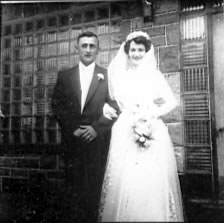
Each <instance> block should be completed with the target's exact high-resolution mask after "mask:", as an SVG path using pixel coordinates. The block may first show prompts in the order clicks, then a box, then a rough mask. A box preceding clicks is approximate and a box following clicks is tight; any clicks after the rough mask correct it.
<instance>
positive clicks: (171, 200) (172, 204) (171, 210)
mask: <svg viewBox="0 0 224 223" xmlns="http://www.w3.org/2000/svg"><path fill="white" fill-rule="evenodd" d="M169 221H171V222H172V221H177V211H176V207H175V201H174V198H173V193H172V192H171V191H170V192H169Z"/></svg>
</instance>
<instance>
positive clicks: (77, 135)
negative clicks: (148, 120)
mask: <svg viewBox="0 0 224 223" xmlns="http://www.w3.org/2000/svg"><path fill="white" fill-rule="evenodd" d="M77 49H78V53H79V58H80V61H79V64H78V65H77V66H75V67H73V68H70V69H68V70H63V71H60V72H59V73H58V78H57V82H56V85H55V89H54V93H53V100H52V105H53V111H54V114H55V116H56V119H57V121H58V123H59V126H60V128H61V133H62V145H63V148H64V160H65V166H66V182H67V184H66V188H65V189H66V193H67V197H68V200H69V201H68V202H67V201H66V202H67V206H68V207H66V208H65V209H66V210H67V212H65V213H64V214H66V217H68V218H69V219H70V221H69V222H93V223H94V222H96V221H97V220H96V218H97V209H98V207H97V205H98V203H99V199H100V191H101V186H102V180H103V174H104V167H105V161H106V156H107V151H108V145H109V139H110V128H111V126H112V124H113V122H114V121H113V120H109V119H107V118H105V117H104V115H103V106H104V104H105V103H108V104H109V105H110V106H112V107H114V108H117V105H116V103H115V102H114V101H112V100H110V98H109V94H108V80H107V70H106V69H104V68H102V67H100V66H98V65H97V64H96V63H95V60H96V57H97V53H98V51H99V40H98V37H97V36H96V35H95V34H94V33H92V32H84V33H82V34H80V35H79V37H78V40H77ZM64 211H65V210H63V212H64Z"/></svg>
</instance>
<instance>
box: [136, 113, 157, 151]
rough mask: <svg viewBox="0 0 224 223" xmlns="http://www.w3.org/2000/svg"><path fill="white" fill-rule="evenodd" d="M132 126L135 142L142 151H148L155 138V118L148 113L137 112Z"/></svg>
mask: <svg viewBox="0 0 224 223" xmlns="http://www.w3.org/2000/svg"><path fill="white" fill-rule="evenodd" d="M134 117H135V118H134V122H133V125H132V129H133V133H134V140H135V142H136V143H137V144H138V145H139V147H140V149H142V150H145V149H148V148H149V147H150V145H151V142H152V140H153V139H154V138H153V122H154V120H155V118H154V117H153V116H150V115H149V114H148V113H147V112H135V113H134Z"/></svg>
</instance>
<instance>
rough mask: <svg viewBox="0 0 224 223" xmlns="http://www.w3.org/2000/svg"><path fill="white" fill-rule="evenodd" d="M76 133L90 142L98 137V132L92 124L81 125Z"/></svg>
mask: <svg viewBox="0 0 224 223" xmlns="http://www.w3.org/2000/svg"><path fill="white" fill-rule="evenodd" d="M74 135H75V136H76V137H78V138H80V139H82V140H83V141H84V142H86V143H90V142H91V141H93V140H94V139H95V138H96V137H97V132H96V131H95V129H94V128H93V127H92V126H91V125H80V127H79V128H78V129H77V130H76V131H75V132H74Z"/></svg>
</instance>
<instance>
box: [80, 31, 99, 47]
mask: <svg viewBox="0 0 224 223" xmlns="http://www.w3.org/2000/svg"><path fill="white" fill-rule="evenodd" d="M82 37H96V39H97V41H98V45H99V39H98V36H97V35H96V34H95V33H94V32H91V31H85V32H83V33H81V34H79V36H78V38H77V43H78V42H79V40H80V39H81V38H82Z"/></svg>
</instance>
